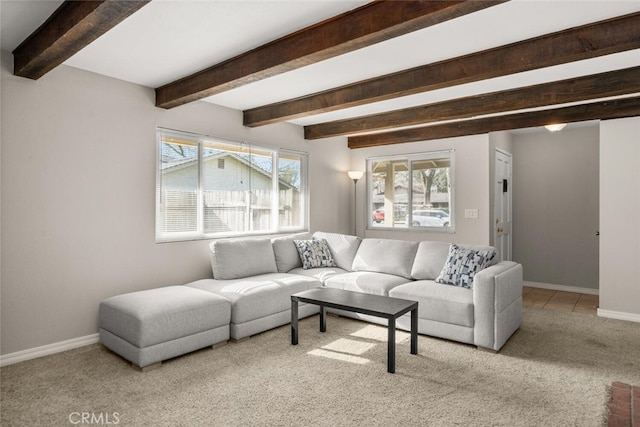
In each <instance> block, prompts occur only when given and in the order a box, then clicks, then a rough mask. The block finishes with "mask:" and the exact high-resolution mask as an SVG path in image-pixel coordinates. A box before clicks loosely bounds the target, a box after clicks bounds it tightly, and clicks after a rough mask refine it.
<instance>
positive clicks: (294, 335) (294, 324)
mask: <svg viewBox="0 0 640 427" xmlns="http://www.w3.org/2000/svg"><path fill="white" fill-rule="evenodd" d="M297 344H298V300H297V299H294V298H293V297H291V345H297Z"/></svg>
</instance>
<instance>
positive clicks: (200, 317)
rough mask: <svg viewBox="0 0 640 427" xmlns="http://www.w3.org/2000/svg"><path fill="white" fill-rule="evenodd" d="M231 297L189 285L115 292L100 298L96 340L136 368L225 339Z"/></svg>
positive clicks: (227, 329)
mask: <svg viewBox="0 0 640 427" xmlns="http://www.w3.org/2000/svg"><path fill="white" fill-rule="evenodd" d="M230 319H231V303H230V302H229V300H227V299H226V298H224V297H221V296H219V295H214V294H212V293H210V292H206V291H202V290H200V289H194V288H191V287H188V286H167V287H164V288H157V289H150V290H147V291H140V292H132V293H128V294H123V295H117V296H114V297H111V298H107V299H106V300H104V301H102V302H101V303H100V309H99V317H98V327H99V330H100V342H101V343H102V344H103V345H104V346H105V347H107V348H109V349H110V350H112V351H114V352H115V353H117V354H119V355H120V356H122V357H124V358H125V359H127V360H129V361H131V362H132V363H133V364H134V365H135V366H138V367H140V368H145V367H150V366H151V365H157V364H159V362H160V363H161V362H162V361H163V360H166V359H170V358H172V357H176V356H180V355H182V354H186V353H189V352H191V351H195V350H198V349H201V348H204V347H208V346H213V345H217V344H221V343H226V342H227V340H228V339H229V321H230Z"/></svg>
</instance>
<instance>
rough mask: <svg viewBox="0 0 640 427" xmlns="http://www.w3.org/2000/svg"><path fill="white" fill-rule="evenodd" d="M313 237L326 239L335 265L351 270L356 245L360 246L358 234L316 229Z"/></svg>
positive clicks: (356, 248) (356, 249) (360, 240)
mask: <svg viewBox="0 0 640 427" xmlns="http://www.w3.org/2000/svg"><path fill="white" fill-rule="evenodd" d="M313 238H314V239H317V240H326V241H327V244H328V245H329V250H330V251H331V255H333V259H334V261H335V262H336V265H337V266H338V267H340V268H341V269H343V270H347V271H352V267H353V259H354V258H355V256H356V252H357V251H358V247H360V242H362V239H360V238H359V237H358V236H350V235H348V234H338V233H325V232H322V231H316V232H315V233H313Z"/></svg>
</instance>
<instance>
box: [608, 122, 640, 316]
mask: <svg viewBox="0 0 640 427" xmlns="http://www.w3.org/2000/svg"><path fill="white" fill-rule="evenodd" d="M598 314H599V315H602V316H607V317H618V318H623V319H624V318H628V319H629V320H635V321H636V322H640V117H634V118H628V119H617V120H605V121H603V122H601V124H600V309H599V310H598Z"/></svg>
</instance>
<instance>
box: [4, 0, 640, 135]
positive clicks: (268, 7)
mask: <svg viewBox="0 0 640 427" xmlns="http://www.w3.org/2000/svg"><path fill="white" fill-rule="evenodd" d="M61 3H62V2H61V1H57V0H56V1H54V0H52V1H24V0H22V1H13V0H1V9H0V14H1V27H2V28H1V33H0V37H1V45H2V49H3V50H7V51H12V50H13V49H15V48H16V47H17V46H18V45H19V44H20V42H21V41H22V40H24V39H25V38H26V37H27V36H28V35H29V34H30V33H31V32H33V31H34V30H35V29H36V28H37V27H38V26H39V25H40V24H41V23H42V22H44V20H45V19H46V18H47V17H48V16H49V15H50V14H51V13H52V12H53V11H54V10H55V9H56V8H57V7H58V6H59V5H60V4H61ZM365 3H368V1H363V0H360V1H355V0H354V1H346V0H342V1H331V0H303V1H300V0H296V1H291V0H259V1H247V0H235V1H217V0H209V1H204V0H202V1H185V0H171V1H169V0H153V1H152V2H151V3H149V4H148V5H146V6H144V7H143V8H142V9H140V10H139V11H138V12H136V13H135V14H133V15H132V16H131V17H129V18H128V19H126V20H125V21H124V22H122V23H121V24H119V25H118V26H116V27H115V28H113V29H112V30H111V31H109V32H107V33H106V34H105V35H103V36H102V37H100V38H99V39H97V40H96V41H94V42H93V43H91V44H90V45H89V46H87V47H85V48H84V49H83V50H82V51H80V52H78V53H77V54H76V55H74V56H73V57H71V58H70V59H69V60H67V61H66V62H65V64H66V65H69V66H73V67H77V68H81V69H84V70H88V71H92V72H95V73H98V74H103V75H106V76H110V77H114V78H118V79H121V80H125V81H128V82H132V83H136V84H140V85H143V86H149V87H158V86H161V85H163V84H166V83H169V82H172V81H174V80H177V79H179V78H181V77H184V76H187V75H190V74H192V73H194V72H196V71H199V70H201V69H204V68H207V67H209V66H211V65H214V64H217V63H219V62H221V61H223V60H226V59H229V58H231V57H234V56H236V55H238V54H240V53H242V52H245V51H247V50H250V49H252V48H255V47H258V46H260V45H262V44H265V43H267V42H269V41H272V40H274V39H277V38H279V37H282V36H284V35H286V34H289V33H291V32H294V31H296V30H299V29H302V28H305V27H307V26H309V25H311V24H314V23H317V22H319V21H322V20H324V19H327V18H329V17H332V16H335V15H337V14H340V13H343V12H346V11H348V10H351V9H353V8H356V7H358V6H360V5H363V4H365ZM638 11H640V0H633V1H630V0H571V1H560V0H553V1H552V0H511V1H509V2H507V3H504V4H501V5H498V6H493V7H490V8H487V9H484V10H482V11H479V12H476V13H472V14H469V15H466V16H463V17H461V18H458V19H454V20H451V21H447V22H445V23H442V24H439V25H436V26H433V27H429V28H426V29H423V30H420V31H416V32H414V33H410V34H407V35H405V36H401V37H397V38H394V39H391V40H388V41H386V42H383V43H379V44H377V45H374V46H371V47H366V48H363V49H359V50H357V51H354V52H351V53H348V54H345V55H341V56H339V57H336V58H332V59H328V60H325V61H322V62H319V63H317V64H313V65H309V66H306V67H303V68H300V69H297V70H294V71H290V72H287V73H284V74H281V75H278V76H275V77H271V78H268V79H265V80H262V81H258V82H255V83H251V84H248V85H246V86H243V87H240V88H237V89H232V90H229V91H226V92H223V93H220V94H218V95H215V96H212V97H210V98H207V99H206V101H208V102H212V103H214V104H218V105H222V106H226V107H229V108H234V109H238V110H245V109H248V108H253V107H257V106H260V105H265V104H270V103H273V102H277V101H282V100H287V99H291V98H295V97H299V96H303V95H306V94H310V93H315V92H319V91H322V90H325V89H329V88H332V87H336V86H341V85H344V84H347V83H352V82H356V81H360V80H364V79H367V78H371V77H375V76H379V75H383V74H388V73H391V72H394V71H399V70H403V69H407V68H412V67H416V66H419V65H424V64H428V63H432V62H434V61H439V60H443V59H448V58H453V57H457V56H460V55H464V54H468V53H472V52H475V51H479V50H484V49H488V48H492V47H496V46H500V45H504V44H507V43H511V42H515V41H519V40H524V39H528V38H531V37H535V36H539V35H543V34H546V33H550V32H554V31H559V30H562V29H566V28H570V27H574V26H578V25H584V24H587V23H589V22H596V21H600V20H603V19H608V18H612V17H615V16H620V15H625V14H628V13H632V12H638ZM639 65H640V50H635V51H629V52H625V53H619V54H614V55H608V56H605V57H599V58H594V59H591V60H586V61H580V62H575V63H571V64H566V65H561V66H555V67H549V68H545V69H540V70H534V71H529V72H525V73H519V74H515V75H511V76H507V77H501V78H495V79H490V80H485V81H481V82H476V83H470V84H465V85H459V86H455V87H451V88H446V89H440V90H436V91H431V92H426V93H422V94H417V95H412V96H406V97H402V98H396V99H393V100H389V101H384V102H378V103H373V104H368V105H365V106H360V107H354V108H349V109H344V110H340V111H335V112H330V113H325V114H319V115H315V116H311V117H306V118H301V119H297V120H292V122H293V123H297V124H300V125H308V124H314V123H320V122H325V121H330V120H338V119H343V118H349V117H356V116H361V115H364V114H371V113H377V112H382V111H387V110H391V109H399V108H406V107H410V106H415V105H421V104H427V103H432V102H436V101H442V100H446V99H452V98H458V97H461V96H468V95H475V94H480V93H486V92H492V91H496V90H503V89H510V88H515V87H520V86H526V85H531V84H537V83H543V82H546V81H553V80H561V79H565V78H571V77H576V76H581V75H588V74H594V73H600V72H605V71H610V70H615V69H622V68H627V67H632V66H639Z"/></svg>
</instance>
